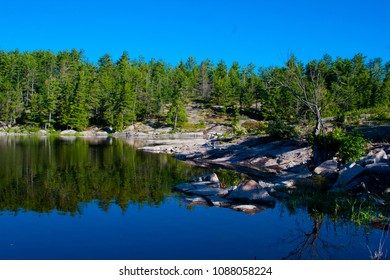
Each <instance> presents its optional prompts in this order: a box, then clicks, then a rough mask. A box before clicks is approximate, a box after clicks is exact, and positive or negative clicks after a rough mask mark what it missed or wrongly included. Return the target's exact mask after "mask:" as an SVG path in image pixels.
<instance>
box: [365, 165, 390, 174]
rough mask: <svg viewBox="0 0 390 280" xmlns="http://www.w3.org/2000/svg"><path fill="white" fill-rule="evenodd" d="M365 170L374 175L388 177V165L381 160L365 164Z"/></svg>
mask: <svg viewBox="0 0 390 280" xmlns="http://www.w3.org/2000/svg"><path fill="white" fill-rule="evenodd" d="M365 171H366V172H369V173H372V174H375V175H388V176H389V177H390V165H388V164H387V163H383V162H380V163H372V164H367V165H366V167H365Z"/></svg>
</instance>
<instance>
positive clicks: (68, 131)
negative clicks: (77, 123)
mask: <svg viewBox="0 0 390 280" xmlns="http://www.w3.org/2000/svg"><path fill="white" fill-rule="evenodd" d="M76 133H77V131H76V130H73V129H67V130H63V131H61V132H60V135H74V134H76Z"/></svg>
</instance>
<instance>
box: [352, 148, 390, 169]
mask: <svg viewBox="0 0 390 280" xmlns="http://www.w3.org/2000/svg"><path fill="white" fill-rule="evenodd" d="M387 160H388V156H387V154H386V152H385V151H384V150H383V149H381V150H379V151H378V152H376V153H375V154H374V153H373V152H370V153H369V154H368V155H367V156H366V157H365V158H363V159H361V160H359V161H358V162H357V163H358V164H359V165H361V166H363V167H365V166H366V165H367V164H374V163H381V162H384V163H386V162H387Z"/></svg>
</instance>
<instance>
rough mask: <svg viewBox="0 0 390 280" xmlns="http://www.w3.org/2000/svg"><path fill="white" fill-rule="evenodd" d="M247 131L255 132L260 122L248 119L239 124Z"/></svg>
mask: <svg viewBox="0 0 390 280" xmlns="http://www.w3.org/2000/svg"><path fill="white" fill-rule="evenodd" d="M241 126H242V127H243V128H245V129H246V131H247V132H248V133H257V132H258V131H259V130H260V126H261V123H260V122H258V121H255V120H248V121H245V122H243V123H242V124H241Z"/></svg>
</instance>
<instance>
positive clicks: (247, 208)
mask: <svg viewBox="0 0 390 280" xmlns="http://www.w3.org/2000/svg"><path fill="white" fill-rule="evenodd" d="M231 208H232V209H233V210H235V211H241V212H244V213H247V214H257V213H259V212H261V211H264V210H266V209H267V207H260V206H256V205H247V204H244V205H235V206H232V207H231Z"/></svg>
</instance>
